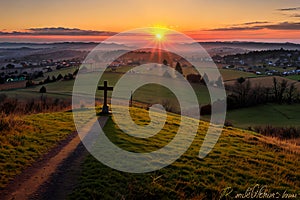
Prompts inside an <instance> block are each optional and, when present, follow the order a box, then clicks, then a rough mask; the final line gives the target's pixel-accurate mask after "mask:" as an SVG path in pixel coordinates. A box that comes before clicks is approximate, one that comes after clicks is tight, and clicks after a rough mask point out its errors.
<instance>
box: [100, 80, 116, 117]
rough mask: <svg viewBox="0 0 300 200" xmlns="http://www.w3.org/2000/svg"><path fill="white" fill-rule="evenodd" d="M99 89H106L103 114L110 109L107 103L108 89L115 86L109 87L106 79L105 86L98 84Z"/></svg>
mask: <svg viewBox="0 0 300 200" xmlns="http://www.w3.org/2000/svg"><path fill="white" fill-rule="evenodd" d="M98 90H103V91H104V103H103V107H102V112H101V113H102V114H108V113H109V109H108V105H107V91H109V90H113V87H108V86H107V81H104V86H98Z"/></svg>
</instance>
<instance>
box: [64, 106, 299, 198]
mask: <svg viewBox="0 0 300 200" xmlns="http://www.w3.org/2000/svg"><path fill="white" fill-rule="evenodd" d="M131 115H132V117H133V120H134V121H135V122H136V123H137V124H140V125H143V124H147V123H148V122H149V116H148V113H147V112H146V111H145V110H142V109H137V108H131ZM191 120H192V119H191ZM179 122H180V117H179V116H178V115H175V114H170V113H169V114H168V118H167V123H166V124H165V126H164V128H163V129H162V130H161V131H160V132H159V133H158V134H157V135H155V136H153V137H152V138H147V139H137V138H134V137H131V136H129V135H126V134H124V133H123V132H122V131H121V130H120V129H119V128H118V126H117V125H116V124H115V123H114V121H113V120H112V119H109V121H108V123H107V124H106V126H105V128H104V129H105V133H106V135H107V137H109V139H110V140H111V141H112V142H114V143H115V144H117V145H118V146H119V147H121V148H123V149H126V150H128V151H133V152H145V151H147V152H148V151H152V150H155V149H157V148H160V147H163V146H164V145H165V144H167V143H168V142H169V141H170V140H172V138H173V137H174V134H175V133H174V132H176V130H177V129H178V126H179ZM208 125H209V124H208V123H206V122H203V121H201V122H200V125H199V129H198V134H197V136H196V138H195V140H194V141H193V143H192V145H191V146H190V148H189V149H188V151H187V152H186V153H185V154H184V155H182V156H181V157H180V159H178V160H177V161H176V162H174V163H173V164H171V165H170V166H168V167H166V168H163V169H161V170H158V171H155V172H151V173H145V174H131V173H125V172H119V171H116V170H114V169H111V168H109V167H107V166H105V165H103V164H101V163H100V162H98V161H97V160H96V159H95V158H93V157H92V156H88V157H87V159H86V160H85V162H84V164H83V173H82V176H81V179H80V184H79V185H78V186H77V188H76V189H75V191H74V192H73V193H72V194H71V195H70V199H219V197H220V195H221V193H222V191H223V190H224V189H225V188H227V187H231V188H232V189H233V191H232V193H231V194H230V196H231V197H234V196H236V195H238V194H240V193H242V194H244V193H245V191H246V190H247V188H248V187H253V186H255V185H256V184H259V185H260V187H261V186H263V185H266V186H267V188H268V189H269V191H268V193H272V192H274V193H276V192H277V193H278V194H277V195H282V194H284V192H285V191H286V193H296V194H298V193H299V192H300V156H299V154H300V147H299V146H295V145H292V144H287V143H284V142H280V141H278V140H277V139H274V138H268V137H265V136H261V135H259V134H257V133H254V132H249V131H245V130H240V129H236V128H232V127H227V128H225V129H224V130H223V133H222V135H221V137H220V139H219V141H218V143H217V144H216V146H215V147H214V149H213V151H212V152H211V153H210V154H209V155H208V156H207V157H205V158H204V159H199V158H198V152H199V149H200V147H201V144H202V142H203V138H204V136H205V133H206V130H207V128H208ZM111 156H113V155H111Z"/></svg>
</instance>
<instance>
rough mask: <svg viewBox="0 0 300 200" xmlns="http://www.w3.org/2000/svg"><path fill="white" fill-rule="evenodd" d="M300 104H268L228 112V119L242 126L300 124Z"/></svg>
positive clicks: (286, 125)
mask: <svg viewBox="0 0 300 200" xmlns="http://www.w3.org/2000/svg"><path fill="white" fill-rule="evenodd" d="M299 110H300V104H293V105H286V104H284V105H278V104H266V105H260V106H256V107H250V108H241V109H236V110H230V111H228V112H227V116H226V120H228V121H230V122H232V123H233V125H234V126H236V127H240V128H248V127H254V126H265V125H272V126H277V127H280V126H284V127H288V126H300V118H299Z"/></svg>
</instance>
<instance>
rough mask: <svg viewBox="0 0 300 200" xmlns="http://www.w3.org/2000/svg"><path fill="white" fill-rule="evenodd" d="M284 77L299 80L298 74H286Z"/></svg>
mask: <svg viewBox="0 0 300 200" xmlns="http://www.w3.org/2000/svg"><path fill="white" fill-rule="evenodd" d="M286 78H288V79H291V80H294V81H299V80H300V75H291V76H287V77H286Z"/></svg>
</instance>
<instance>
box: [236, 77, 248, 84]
mask: <svg viewBox="0 0 300 200" xmlns="http://www.w3.org/2000/svg"><path fill="white" fill-rule="evenodd" d="M245 81H246V79H245V78H244V77H240V78H238V79H237V82H238V83H239V84H242V83H244V82H245Z"/></svg>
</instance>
